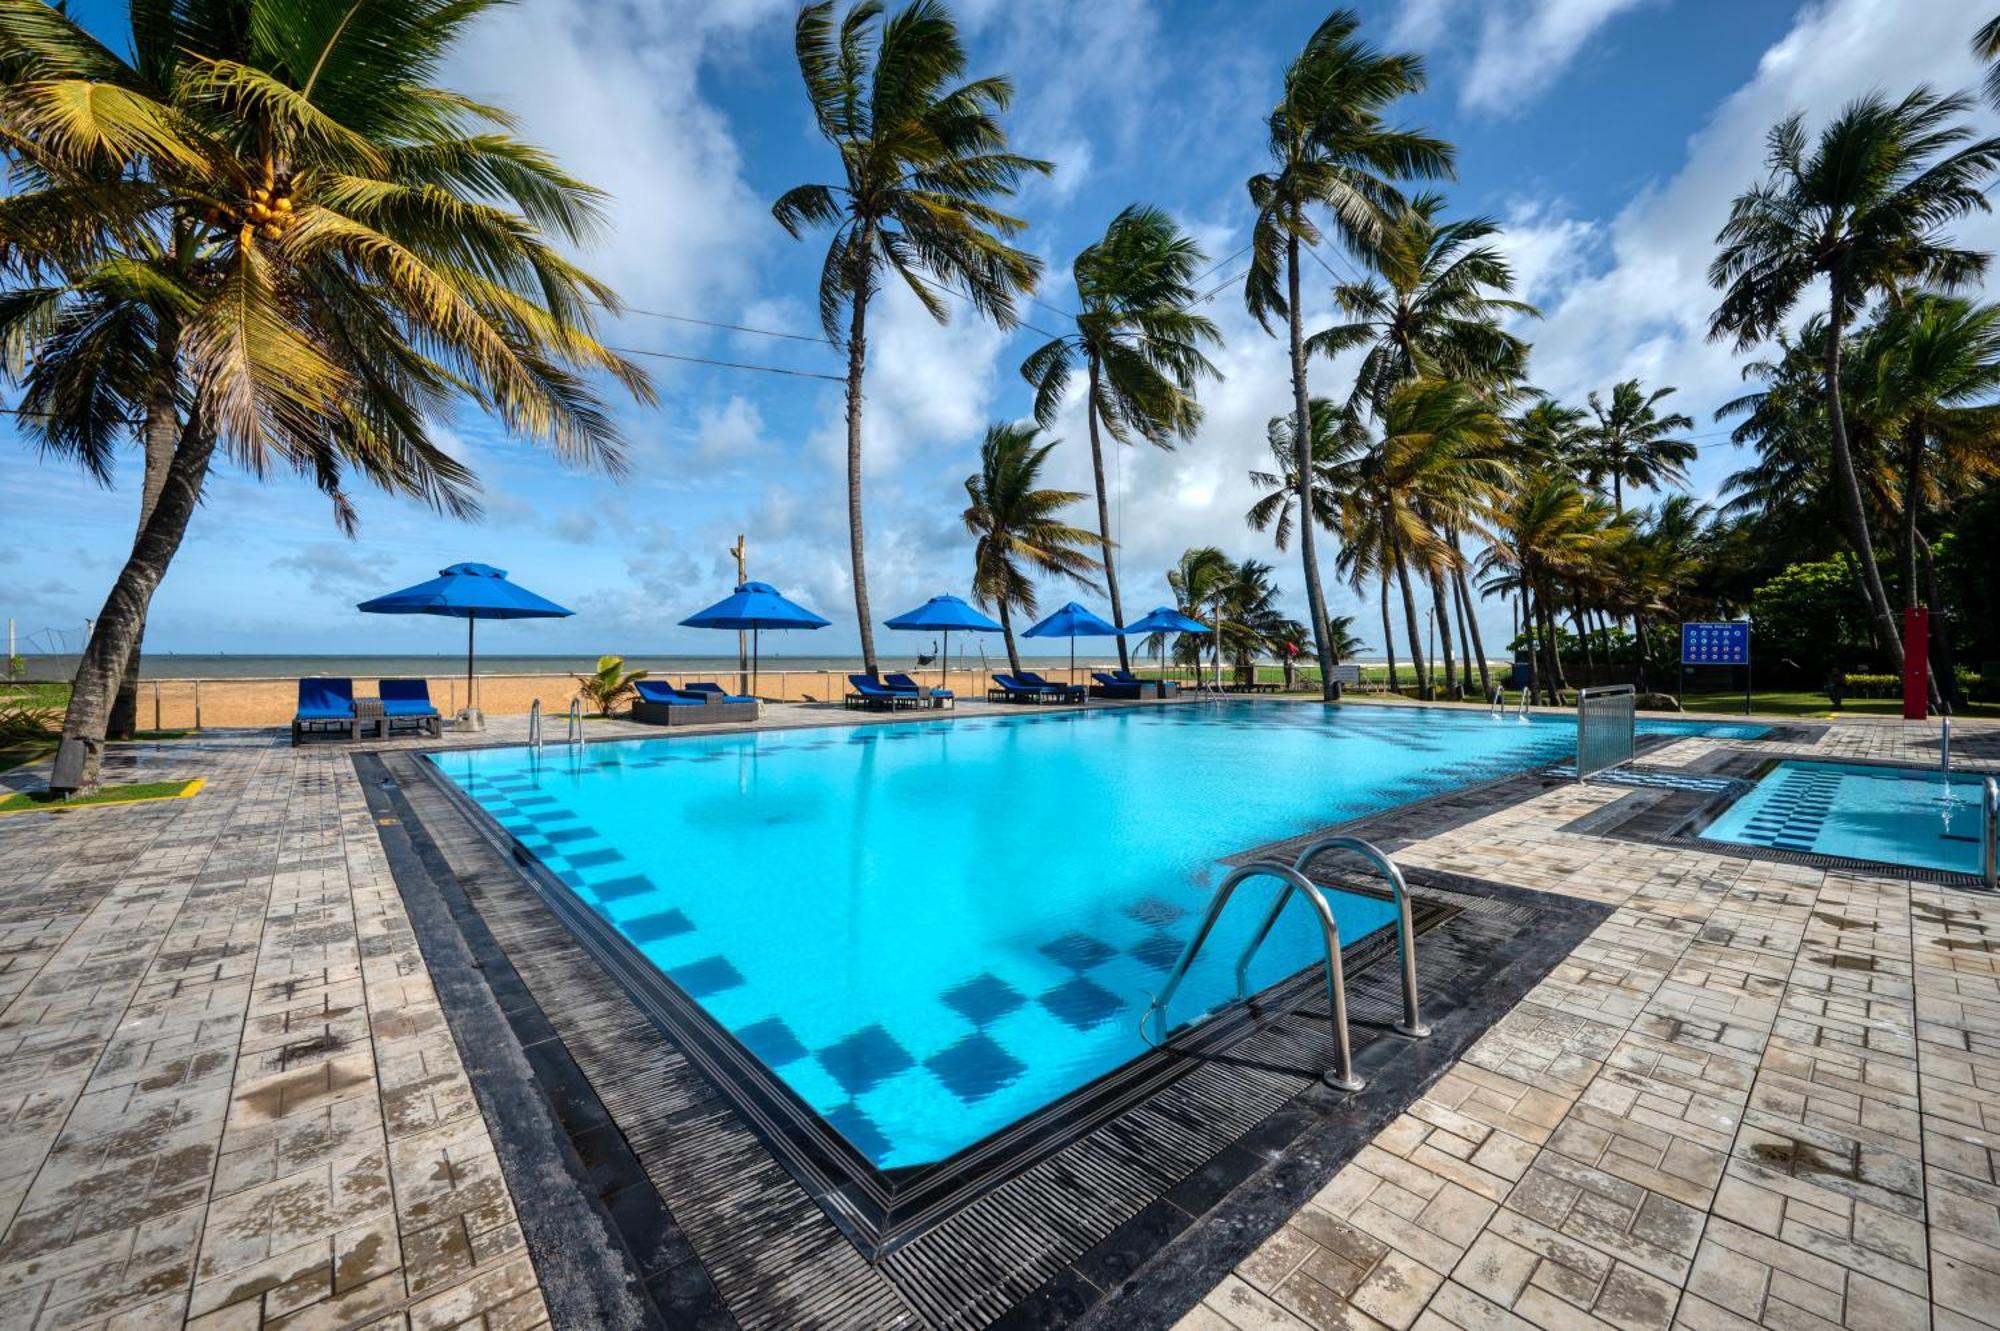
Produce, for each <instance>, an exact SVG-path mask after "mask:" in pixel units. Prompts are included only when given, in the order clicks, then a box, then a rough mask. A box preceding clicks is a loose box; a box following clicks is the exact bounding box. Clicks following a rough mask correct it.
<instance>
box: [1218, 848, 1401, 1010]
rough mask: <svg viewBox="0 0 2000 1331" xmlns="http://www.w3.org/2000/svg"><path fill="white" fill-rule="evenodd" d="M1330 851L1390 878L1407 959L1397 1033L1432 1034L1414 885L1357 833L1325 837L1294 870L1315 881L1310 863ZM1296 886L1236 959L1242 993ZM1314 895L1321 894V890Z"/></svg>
mask: <svg viewBox="0 0 2000 1331" xmlns="http://www.w3.org/2000/svg"><path fill="white" fill-rule="evenodd" d="M1329 850H1344V851H1346V852H1348V853H1349V854H1351V855H1358V856H1360V857H1361V858H1362V859H1364V860H1367V861H1368V862H1369V863H1370V864H1372V865H1374V866H1375V868H1376V869H1377V870H1379V871H1380V872H1381V874H1382V876H1383V877H1384V878H1386V879H1388V880H1389V890H1390V891H1391V892H1392V893H1394V895H1395V898H1396V949H1397V951H1399V952H1400V953H1402V960H1403V1019H1402V1020H1401V1021H1399V1022H1397V1023H1396V1032H1397V1034H1399V1035H1407V1036H1409V1037H1410V1038H1411V1039H1413V1040H1421V1039H1423V1038H1424V1037H1426V1036H1428V1035H1429V1034H1430V1033H1431V1028H1430V1027H1428V1026H1426V1025H1424V1019H1423V1015H1422V1013H1421V1012H1420V1011H1419V1010H1418V1003H1417V940H1416V938H1415V936H1414V935H1413V933H1412V931H1411V929H1410V885H1409V884H1408V883H1406V882H1404V881H1403V871H1402V870H1401V869H1398V868H1397V867H1396V864H1395V861H1393V860H1391V859H1390V858H1389V857H1388V856H1387V855H1385V854H1383V853H1382V849H1381V848H1380V847H1379V846H1376V845H1375V844H1374V843H1372V842H1368V841H1363V840H1362V839H1361V838H1360V837H1356V836H1329V837H1321V838H1320V839H1319V840H1317V841H1315V842H1313V843H1312V844H1311V845H1309V846H1307V847H1306V848H1305V849H1304V850H1302V851H1300V852H1299V853H1298V856H1297V857H1296V858H1295V859H1293V861H1292V869H1293V870H1294V871H1295V872H1296V873H1297V875H1298V877H1299V879H1300V880H1301V881H1303V882H1306V883H1308V884H1310V883H1311V882H1312V879H1311V878H1309V877H1307V875H1306V866H1307V865H1309V864H1311V863H1312V862H1313V861H1314V860H1315V859H1318V858H1319V857H1320V856H1321V855H1323V854H1325V853H1326V852H1327V851H1329ZM1296 886H1297V885H1296V884H1293V883H1290V882H1289V881H1288V882H1287V884H1286V886H1285V890H1284V891H1283V892H1280V893H1279V894H1278V899H1277V900H1276V901H1274V902H1272V903H1271V909H1270V910H1269V911H1268V912H1266V913H1265V915H1264V922H1263V923H1262V924H1260V925H1259V926H1257V932H1256V933H1255V934H1254V935H1252V937H1251V939H1250V945H1249V946H1248V947H1246V948H1244V949H1243V955H1242V956H1241V957H1238V958H1237V959H1236V992H1237V993H1238V994H1241V993H1243V989H1244V984H1245V982H1246V977H1247V976H1248V975H1249V972H1250V959H1251V958H1252V957H1254V956H1256V955H1257V949H1258V948H1260V947H1262V946H1263V945H1264V940H1265V939H1266V938H1268V937H1269V936H1270V933H1271V928H1272V926H1273V925H1275V924H1277V922H1278V916H1279V915H1280V914H1281V913H1282V912H1283V911H1284V909H1285V903H1286V902H1287V901H1290V900H1291V899H1292V892H1293V891H1294V890H1295V888H1296ZM1313 895H1314V896H1318V895H1319V892H1318V890H1317V889H1315V890H1314V892H1313Z"/></svg>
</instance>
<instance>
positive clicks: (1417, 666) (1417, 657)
mask: <svg viewBox="0 0 2000 1331" xmlns="http://www.w3.org/2000/svg"><path fill="white" fill-rule="evenodd" d="M1396 583H1397V585H1398V586H1400V587H1401V588H1402V591H1403V622H1404V625H1405V627H1407V628H1408V629H1409V631H1410V668H1411V669H1412V670H1413V671H1415V672H1416V676H1417V696H1418V697H1419V698H1422V699H1423V700H1424V701H1426V702H1428V701H1430V697H1431V666H1430V662H1429V661H1427V660H1426V659H1424V639H1423V634H1422V633H1421V632H1420V631H1419V630H1418V628H1417V597H1416V593H1415V592H1414V591H1412V590H1411V588H1410V566H1409V563H1408V562H1407V561H1406V560H1405V559H1404V558H1403V551H1402V548H1401V547H1400V546H1399V547H1398V548H1397V550H1396Z"/></svg>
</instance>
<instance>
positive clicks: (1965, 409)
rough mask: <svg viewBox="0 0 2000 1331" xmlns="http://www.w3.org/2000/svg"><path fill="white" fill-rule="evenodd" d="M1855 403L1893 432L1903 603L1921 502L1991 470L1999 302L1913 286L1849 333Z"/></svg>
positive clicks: (1909, 603) (1942, 498)
mask: <svg viewBox="0 0 2000 1331" xmlns="http://www.w3.org/2000/svg"><path fill="white" fill-rule="evenodd" d="M1854 365H1855V368H1856V370H1857V376H1856V377H1857V378H1859V379H1860V380H1861V381H1862V382H1861V384H1859V385H1857V388H1858V389H1859V391H1860V396H1861V397H1862V398H1863V400H1864V402H1865V404H1866V405H1865V407H1864V410H1865V411H1866V412H1867V414H1868V415H1869V416H1870V418H1871V421H1872V423H1873V424H1875V426H1876V427H1877V430H1878V432H1879V434H1880V436H1881V437H1882V438H1884V439H1885V440H1894V441H1895V452H1896V454H1897V455H1898V458H1897V468H1898V470H1899V472H1900V475H1899V477H1898V481H1899V482H1900V493H1899V495H1898V496H1897V499H1898V503H1897V507H1898V509H1899V511H1900V527H1901V533H1900V535H1901V540H1900V541H1899V546H1900V549H1899V552H1898V553H1899V556H1900V572H1901V582H1902V592H1903V604H1904V606H1906V607H1914V606H1917V605H1920V604H1922V602H1923V597H1922V595H1921V594H1920V592H1919V587H1918V578H1917V548H1918V543H1919V540H1920V538H1921V534H1922V528H1923V517H1924V513H1925V511H1926V510H1927V509H1929V510H1935V509H1940V508H1943V507H1944V506H1946V505H1947V504H1948V503H1949V502H1950V500H1951V498H1952V497H1953V496H1954V495H1962V494H1966V493H1970V492H1972V491H1974V490H1976V489H1977V488H1978V487H1979V486H1981V485H1983V484H1985V483H1986V482H1987V481H1989V480H1990V479H1992V478H1993V477H1994V476H1996V475H2000V408H1996V407H1995V406H1994V405H1993V401H1994V398H1995V396H1996V394H2000V305H1991V304H1983V303H1976V302H1973V301H1969V300H1965V299H1962V298H1960V297H1956V296H1940V295H1935V294H1931V293H1920V294H1918V295H1916V296H1913V297H1912V298H1910V299H1908V300H1906V301H1904V302H1902V303H1901V304H1899V305H1896V306H1893V307H1891V308H1889V309H1887V310H1885V311H1884V312H1883V314H1882V317H1881V318H1880V319H1879V320H1878V321H1877V322H1876V323H1875V325H1874V326H1873V327H1871V328H1869V329H1868V330H1867V331H1866V332H1865V333H1864V334H1863V335H1862V336H1861V338H1860V339H1859V344H1858V345H1857V347H1856V349H1855V351H1854Z"/></svg>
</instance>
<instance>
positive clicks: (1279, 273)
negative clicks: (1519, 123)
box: [1244, 9, 1452, 699]
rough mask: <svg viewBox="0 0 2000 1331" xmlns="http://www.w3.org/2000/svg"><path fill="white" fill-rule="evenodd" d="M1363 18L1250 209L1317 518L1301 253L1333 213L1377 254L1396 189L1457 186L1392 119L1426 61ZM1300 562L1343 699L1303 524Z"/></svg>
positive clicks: (1438, 160) (1255, 304)
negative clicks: (1386, 41) (1392, 49)
mask: <svg viewBox="0 0 2000 1331" xmlns="http://www.w3.org/2000/svg"><path fill="white" fill-rule="evenodd" d="M1360 26H1361V20H1360V19H1359V18H1358V17H1357V16H1356V15H1355V13H1354V11H1352V10H1348V9H1341V10H1336V11H1334V13H1333V14H1332V15H1331V16H1329V17H1328V18H1327V20H1326V21H1325V22H1323V23H1321V24H1320V25H1319V27H1318V29H1317V30H1315V31H1314V33H1313V35H1312V36H1311V37H1310V38H1308V39H1307V40H1306V45H1305V49H1303V50H1302V51H1300V52H1299V55H1298V57H1297V59H1295V60H1293V61H1292V64H1291V66H1290V68H1288V69H1287V70H1286V71H1285V86H1284V91H1283V93H1282V94H1281V95H1280V96H1279V99H1278V105H1277V107H1276V108H1275V109H1273V110H1272V112H1271V115H1270V118H1269V121H1268V129H1269V139H1268V147H1269V151H1270V154H1271V165H1272V170H1270V171H1267V172H1264V173H1262V174H1259V175H1256V176H1252V177H1251V178H1250V182H1249V190H1250V202H1251V204H1252V206H1254V207H1255V208H1256V210H1257V221H1256V225H1255V227H1254V229H1253V230H1252V232H1251V254H1252V260H1251V265H1250V272H1249V276H1248V279H1247V282H1246V285H1245V288H1244V297H1245V300H1246V302H1247V303H1248V305H1249V308H1250V312H1251V313H1252V314H1254V315H1255V316H1256V317H1257V321H1258V322H1259V323H1260V324H1262V325H1263V327H1264V329H1265V331H1267V332H1268V331H1270V328H1271V321H1272V320H1273V319H1283V320H1284V321H1285V326H1286V334H1287V338H1288V342H1289V353H1290V359H1291V376H1292V420H1293V443H1294V445H1295V446H1296V448H1297V449H1298V458H1297V460H1296V462H1295V463H1294V464H1293V469H1292V472H1293V475H1294V477H1295V478H1296V479H1297V482H1298V485H1299V499H1298V504H1299V508H1300V510H1301V511H1307V510H1309V509H1310V508H1311V506H1312V496H1311V486H1312V471H1313V468H1312V457H1311V453H1310V450H1311V439H1312V429H1311V426H1310V423H1309V417H1310V413H1311V405H1310V402H1311V395H1310V393H1309V392H1308V390H1307V386H1306V347H1305V325H1304V317H1305V316H1304V312H1303V310H1302V309H1301V308H1300V296H1299V286H1300V272H1299V259H1300V254H1301V247H1308V248H1309V247H1313V246H1317V245H1318V244H1319V243H1320V239H1321V231H1320V228H1319V224H1318V223H1317V222H1316V221H1315V220H1314V216H1313V215H1314V214H1315V213H1316V212H1319V211H1321V210H1324V211H1325V212H1326V213H1327V214H1328V215H1329V216H1330V217H1331V219H1332V222H1333V228H1334V232H1335V234H1336V235H1337V236H1338V237H1339V238H1340V239H1341V240H1342V241H1343V242H1344V243H1345V244H1346V245H1347V246H1348V247H1349V248H1350V249H1353V250H1355V251H1358V252H1361V253H1364V254H1365V253H1367V252H1368V251H1369V250H1371V249H1373V248H1375V247H1376V246H1377V245H1379V244H1380V243H1381V241H1382V238H1383V235H1384V233H1385V232H1386V230H1387V229H1388V226H1389V219H1390V218H1391V217H1392V216H1393V215H1394V214H1395V212H1396V211H1397V209H1399V208H1400V207H1401V206H1402V196H1401V195H1399V194H1398V193H1397V192H1396V189H1395V187H1394V186H1393V185H1392V184H1391V182H1392V181H1394V180H1401V179H1408V178H1412V177H1433V176H1445V175H1449V174H1451V170H1452V149H1451V145H1449V144H1447V143H1445V142H1444V141H1443V140H1441V139H1436V138H1432V137H1431V136H1429V135H1427V134H1422V133H1418V132H1414V131H1409V130H1402V129H1396V128H1392V127H1390V126H1389V125H1387V124H1385V123H1384V121H1383V113H1384V112H1385V111H1386V110H1387V109H1388V107H1389V105H1390V104H1391V103H1392V102H1394V101H1395V100H1396V99H1397V98H1399V97H1401V96H1403V95H1405V94H1407V93H1414V92H1418V91H1420V90H1421V89H1422V88H1423V86H1424V62H1423V59H1422V57H1420V56H1416V55H1411V54H1406V53H1404V54H1392V55H1391V54H1384V53H1382V52H1381V51H1378V50H1377V49H1375V48H1374V47H1373V46H1370V45H1368V44H1367V43H1366V42H1363V41H1362V40H1360V39H1359V38H1358V37H1357V36H1356V33H1357V31H1358V30H1359V29H1360ZM1299 558H1300V561H1301V562H1302V564H1303V565H1304V569H1305V584H1306V610H1307V616H1308V618H1309V620H1310V622H1311V628H1312V634H1313V641H1314V642H1315V643H1316V644H1318V649H1319V664H1320V687H1321V690H1322V692H1323V695H1324V696H1325V697H1327V698H1328V699H1331V698H1332V697H1333V689H1334V683H1333V664H1334V662H1333V653H1332V649H1331V644H1330V643H1329V641H1328V639H1329V637H1330V635H1329V634H1328V632H1327V625H1326V593H1325V590H1324V589H1323V588H1322V586H1321V585H1320V576H1319V556H1318V550H1317V547H1316V543H1315V541H1314V538H1313V524H1312V523H1310V522H1302V523H1300V524H1299Z"/></svg>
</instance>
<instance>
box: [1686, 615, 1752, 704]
mask: <svg viewBox="0 0 2000 1331" xmlns="http://www.w3.org/2000/svg"><path fill="white" fill-rule="evenodd" d="M1689 666H1741V667H1742V668H1743V711H1744V713H1745V714H1746V715H1748V713H1749V711H1750V625H1749V623H1748V622H1747V621H1744V620H1730V621H1726V622H1724V623H1720V624H1683V625H1681V692H1682V693H1686V692H1687V668H1688V667H1689Z"/></svg>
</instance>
